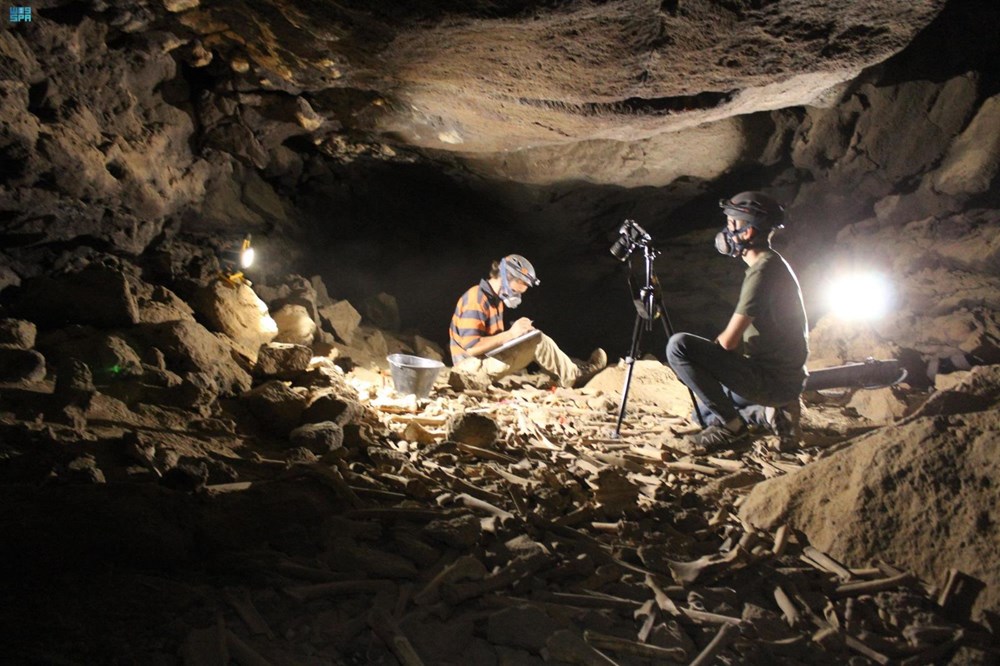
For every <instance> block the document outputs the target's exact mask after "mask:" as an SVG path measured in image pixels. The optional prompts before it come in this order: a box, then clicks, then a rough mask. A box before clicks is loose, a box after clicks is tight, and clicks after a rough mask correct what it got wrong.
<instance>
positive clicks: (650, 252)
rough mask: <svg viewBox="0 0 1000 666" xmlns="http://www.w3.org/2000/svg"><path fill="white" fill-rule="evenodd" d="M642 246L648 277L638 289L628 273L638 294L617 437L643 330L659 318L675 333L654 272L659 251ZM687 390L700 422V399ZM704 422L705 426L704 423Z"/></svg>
mask: <svg viewBox="0 0 1000 666" xmlns="http://www.w3.org/2000/svg"><path fill="white" fill-rule="evenodd" d="M641 247H642V250H643V252H642V256H643V263H644V265H645V281H644V283H643V286H642V287H641V288H640V289H639V291H638V292H636V291H635V290H634V288H633V285H632V275H631V273H629V276H628V282H629V289H630V290H631V291H632V293H633V294H635V295H636V297H635V298H634V301H635V308H636V315H635V325H634V327H633V328H632V347H631V348H630V349H629V353H628V356H626V357H625V364H626V365H627V366H628V370H627V371H626V372H625V385H624V386H623V387H622V401H621V404H620V405H619V406H618V422H617V423H616V424H615V432H614V438H615V439H617V438H618V437H620V436H621V429H622V421H623V420H624V419H625V406H626V404H627V403H628V391H629V388H630V387H631V385H632V373H633V372H634V371H635V361H636V358H638V356H639V351H640V348H641V346H642V335H643V332H649V331H652V330H653V322H654V321H655V320H656V319H659V320H660V322H661V323H662V324H663V332H664V333H665V334H666V336H667V339H668V340H669V339H670V336H672V335H673V334H674V330H673V327H672V326H671V325H670V317H669V316H668V315H667V308H666V306H664V305H663V294H662V293H661V292H660V281H659V279H658V278H657V277H656V274H655V273H654V272H653V260H654V259H656V257H657V256H659V254H660V253H659V252H658V251H657V250H655V249H653V248H652V247H650V246H649V244H648V243H647V244H642V245H641ZM688 394H689V395H690V396H691V403H692V404H693V405H694V406H695V410H694V411H695V414H697V415H698V421H699V422H701V413H700V412H699V410H698V409H697V406H698V403H697V401H696V399H695V397H694V392H693V391H692V390H691V389H688ZM702 425H703V426H704V423H702Z"/></svg>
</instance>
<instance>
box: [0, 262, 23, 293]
mask: <svg viewBox="0 0 1000 666" xmlns="http://www.w3.org/2000/svg"><path fill="white" fill-rule="evenodd" d="M19 284H21V278H20V276H19V275H18V274H17V273H15V272H14V271H13V270H11V269H10V267H8V266H3V265H0V293H2V292H3V291H4V290H5V289H6V288H7V287H16V286H17V285H19Z"/></svg>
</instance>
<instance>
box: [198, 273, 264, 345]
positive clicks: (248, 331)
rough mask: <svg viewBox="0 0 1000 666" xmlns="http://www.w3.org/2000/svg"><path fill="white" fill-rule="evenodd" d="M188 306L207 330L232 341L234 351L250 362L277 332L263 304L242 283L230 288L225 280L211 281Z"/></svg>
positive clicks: (229, 284) (231, 285)
mask: <svg viewBox="0 0 1000 666" xmlns="http://www.w3.org/2000/svg"><path fill="white" fill-rule="evenodd" d="M191 304H192V306H193V307H194V309H195V311H196V312H197V313H198V314H199V315H200V316H201V319H202V321H204V322H205V324H206V325H207V327H208V329H209V330H212V331H217V332H219V333H222V334H224V335H226V336H228V337H229V338H230V339H232V340H233V341H234V342H235V343H236V348H237V350H239V351H240V353H241V354H243V355H244V356H246V357H247V358H248V359H250V361H251V362H254V361H256V360H257V350H258V349H260V346H261V345H263V344H267V343H268V342H270V341H271V340H272V339H274V337H275V336H276V335H277V333H278V327H277V325H276V323H275V321H274V320H273V319H271V317H270V316H269V315H268V313H267V306H266V305H265V304H264V301H262V300H260V299H259V298H257V294H255V293H254V291H253V289H251V288H250V287H249V286H248V285H246V284H245V283H242V282H241V283H239V284H237V285H233V284H232V283H230V282H229V281H228V280H223V279H217V280H213V281H212V282H210V283H209V284H207V285H205V286H204V287H202V288H201V289H199V290H198V291H197V292H195V294H194V297H193V298H192V301H191Z"/></svg>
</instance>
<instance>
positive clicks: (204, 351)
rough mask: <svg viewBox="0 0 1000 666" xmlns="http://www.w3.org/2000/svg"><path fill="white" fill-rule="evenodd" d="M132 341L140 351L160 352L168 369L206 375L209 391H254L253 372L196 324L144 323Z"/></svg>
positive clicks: (134, 330) (231, 394)
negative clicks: (243, 366)
mask: <svg viewBox="0 0 1000 666" xmlns="http://www.w3.org/2000/svg"><path fill="white" fill-rule="evenodd" d="M128 338H129V340H130V341H131V342H132V346H133V347H134V348H136V349H138V350H143V351H144V350H146V349H148V348H150V347H155V348H156V349H158V350H160V351H161V352H162V353H163V356H164V358H165V359H166V363H167V366H168V368H169V369H170V370H171V371H173V372H175V373H177V374H178V375H180V376H182V377H185V376H188V375H189V374H191V373H197V374H200V375H202V376H204V377H205V378H206V379H207V380H209V382H210V384H211V385H210V386H208V385H206V386H205V388H207V389H209V390H213V391H214V392H215V393H219V394H221V395H223V396H233V395H238V394H240V393H242V392H244V391H246V390H247V389H249V388H250V384H251V379H250V375H249V373H247V372H246V371H245V370H244V369H243V368H241V367H240V366H239V364H238V363H236V361H234V360H233V357H232V354H231V353H230V350H229V348H228V347H227V346H226V345H225V344H223V343H222V342H221V341H220V340H219V339H218V338H217V337H216V336H215V335H213V334H212V333H211V332H210V331H208V330H207V329H206V328H205V327H204V326H202V325H201V324H199V323H197V322H195V321H184V320H181V321H169V322H164V323H161V324H142V325H140V326H137V327H135V328H134V329H132V330H131V331H129V334H128Z"/></svg>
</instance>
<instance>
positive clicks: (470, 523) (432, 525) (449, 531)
mask: <svg viewBox="0 0 1000 666" xmlns="http://www.w3.org/2000/svg"><path fill="white" fill-rule="evenodd" d="M482 531H483V528H482V525H481V524H480V522H479V518H476V517H475V516H471V515H465V516H457V517H455V518H447V519H438V520H432V521H431V522H429V523H427V525H425V526H424V529H423V534H424V535H425V536H427V537H429V538H431V539H434V540H435V541H439V542H441V543H443V544H445V545H446V546H451V547H452V548H458V549H460V550H465V549H468V548H470V547H472V546H473V545H475V544H477V543H479V537H480V536H481V535H482Z"/></svg>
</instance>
